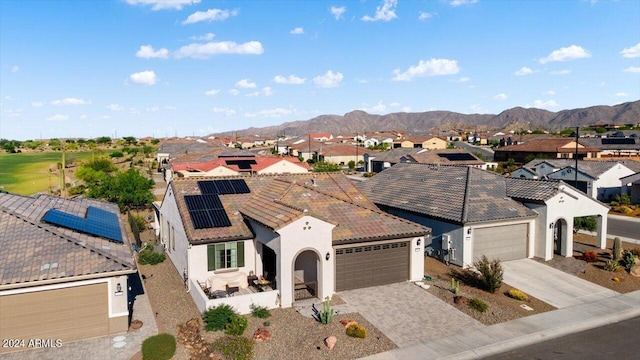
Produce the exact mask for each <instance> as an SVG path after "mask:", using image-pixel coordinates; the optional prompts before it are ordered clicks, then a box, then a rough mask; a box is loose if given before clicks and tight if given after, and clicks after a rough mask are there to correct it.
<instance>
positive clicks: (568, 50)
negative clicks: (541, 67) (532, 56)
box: [539, 45, 591, 64]
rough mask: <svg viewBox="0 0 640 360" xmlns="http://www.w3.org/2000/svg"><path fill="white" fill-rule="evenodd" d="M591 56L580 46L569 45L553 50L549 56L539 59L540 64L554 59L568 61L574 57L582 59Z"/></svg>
mask: <svg viewBox="0 0 640 360" xmlns="http://www.w3.org/2000/svg"><path fill="white" fill-rule="evenodd" d="M589 57H591V54H590V53H589V52H588V51H587V50H585V49H583V48H582V47H581V46H577V45H571V46H569V47H562V48H560V49H558V50H554V51H552V52H551V54H549V56H547V57H545V58H542V59H540V60H539V61H540V64H546V63H548V62H554V61H569V60H575V59H584V58H589Z"/></svg>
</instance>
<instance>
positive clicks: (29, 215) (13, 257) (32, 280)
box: [0, 193, 136, 286]
mask: <svg viewBox="0 0 640 360" xmlns="http://www.w3.org/2000/svg"><path fill="white" fill-rule="evenodd" d="M89 206H94V207H98V208H101V209H104V210H107V211H111V212H114V213H116V214H119V213H120V212H119V210H118V206H117V205H114V204H109V203H104V202H101V201H96V200H91V199H84V198H76V199H63V198H59V197H55V196H49V195H36V196H33V197H26V196H21V195H14V194H9V193H0V249H2V251H1V252H0V286H3V285H20V284H37V283H38V281H43V280H60V281H68V279H69V278H73V277H76V276H86V275H93V276H96V277H99V276H102V275H108V274H109V273H111V272H116V271H128V272H135V269H136V266H135V263H134V262H133V260H132V259H133V253H132V250H131V244H130V242H129V239H128V237H127V234H126V231H125V228H124V221H123V220H122V218H121V217H119V222H120V228H121V229H122V236H123V240H124V242H123V243H122V244H121V243H115V242H111V241H109V240H107V239H103V238H100V237H96V236H92V235H88V234H84V233H80V232H77V231H74V230H70V229H66V228H63V227H59V226H55V225H51V224H48V223H44V222H42V217H43V216H44V214H45V213H46V212H47V211H49V210H50V209H54V208H55V209H58V210H61V211H64V212H67V213H70V214H74V215H77V216H81V217H84V215H85V214H86V211H87V208H88V207H89Z"/></svg>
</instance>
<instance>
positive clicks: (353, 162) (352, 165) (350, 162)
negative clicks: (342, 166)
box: [348, 160, 356, 170]
mask: <svg viewBox="0 0 640 360" xmlns="http://www.w3.org/2000/svg"><path fill="white" fill-rule="evenodd" d="M348 165H349V170H353V169H355V168H356V162H355V161H353V160H351V161H349V164H348Z"/></svg>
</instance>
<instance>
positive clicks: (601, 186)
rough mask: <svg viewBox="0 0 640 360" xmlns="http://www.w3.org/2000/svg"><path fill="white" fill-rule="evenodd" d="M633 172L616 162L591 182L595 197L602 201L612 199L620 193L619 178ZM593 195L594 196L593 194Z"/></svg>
mask: <svg viewBox="0 0 640 360" xmlns="http://www.w3.org/2000/svg"><path fill="white" fill-rule="evenodd" d="M633 174H634V172H633V171H632V170H631V169H629V168H628V167H626V166H624V165H622V164H617V165H616V166H614V167H613V168H611V169H609V170H607V171H605V172H604V173H603V174H602V175H600V177H599V178H598V179H597V180H595V181H594V182H593V187H594V189H595V190H594V191H593V192H594V194H596V193H597V197H596V198H597V199H598V200H602V201H607V200H612V199H613V197H614V196H615V195H616V194H620V192H621V189H622V188H621V186H620V178H623V177H625V176H629V175H633ZM594 197H595V196H594Z"/></svg>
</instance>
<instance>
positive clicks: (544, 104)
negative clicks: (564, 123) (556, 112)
mask: <svg viewBox="0 0 640 360" xmlns="http://www.w3.org/2000/svg"><path fill="white" fill-rule="evenodd" d="M557 106H558V103H557V102H555V101H554V100H547V101H543V100H536V101H534V102H533V107H534V108H538V109H548V108H553V107H557ZM526 107H530V106H526Z"/></svg>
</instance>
